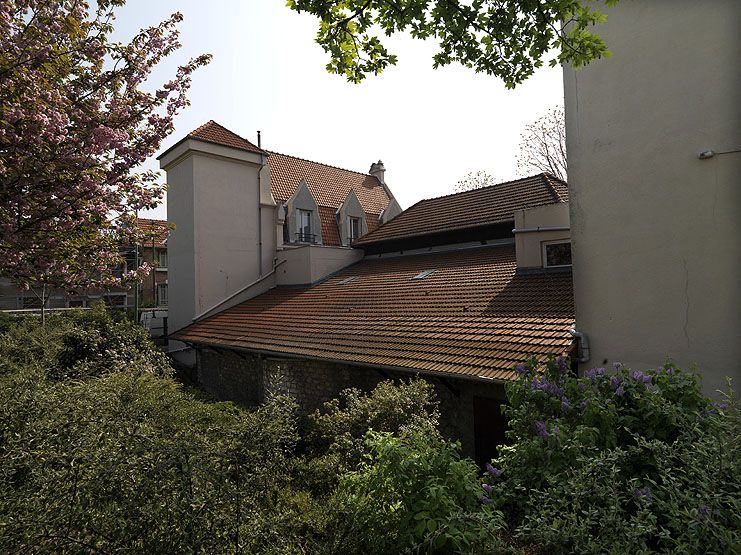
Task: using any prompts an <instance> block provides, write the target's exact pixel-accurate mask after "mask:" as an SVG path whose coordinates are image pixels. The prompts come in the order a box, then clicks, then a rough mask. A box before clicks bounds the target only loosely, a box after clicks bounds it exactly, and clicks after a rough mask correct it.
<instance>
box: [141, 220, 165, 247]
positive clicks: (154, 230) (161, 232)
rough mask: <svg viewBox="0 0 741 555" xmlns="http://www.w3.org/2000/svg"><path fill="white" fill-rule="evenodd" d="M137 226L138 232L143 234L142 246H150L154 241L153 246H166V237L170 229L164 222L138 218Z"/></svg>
mask: <svg viewBox="0 0 741 555" xmlns="http://www.w3.org/2000/svg"><path fill="white" fill-rule="evenodd" d="M136 223H137V226H138V228H139V231H141V232H142V233H143V234H144V245H145V246H149V247H151V246H152V241H154V244H155V246H157V247H165V246H167V243H165V241H167V236H168V235H169V233H170V228H169V227H168V226H167V221H166V220H150V219H148V218H138V219H137V222H136Z"/></svg>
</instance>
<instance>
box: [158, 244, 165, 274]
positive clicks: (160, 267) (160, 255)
mask: <svg viewBox="0 0 741 555" xmlns="http://www.w3.org/2000/svg"><path fill="white" fill-rule="evenodd" d="M163 255H164V259H165V263H164V264H162V258H163ZM167 262H168V261H167V249H159V250H158V251H157V264H158V266H157V270H158V271H160V272H166V271H167Z"/></svg>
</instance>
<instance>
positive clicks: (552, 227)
mask: <svg viewBox="0 0 741 555" xmlns="http://www.w3.org/2000/svg"><path fill="white" fill-rule="evenodd" d="M569 229H571V228H570V227H569V226H567V225H550V226H539V227H521V228H514V229H513V230H512V233H530V232H538V231H568V230H569Z"/></svg>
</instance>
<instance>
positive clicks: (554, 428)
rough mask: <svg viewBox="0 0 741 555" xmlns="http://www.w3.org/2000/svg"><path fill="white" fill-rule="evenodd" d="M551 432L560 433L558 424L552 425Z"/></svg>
mask: <svg viewBox="0 0 741 555" xmlns="http://www.w3.org/2000/svg"><path fill="white" fill-rule="evenodd" d="M553 433H554V434H560V433H561V428H559V427H558V426H554V427H553Z"/></svg>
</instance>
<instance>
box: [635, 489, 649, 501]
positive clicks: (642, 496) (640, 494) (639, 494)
mask: <svg viewBox="0 0 741 555" xmlns="http://www.w3.org/2000/svg"><path fill="white" fill-rule="evenodd" d="M633 496H634V497H635V498H636V499H639V500H645V501H653V495H652V494H651V488H649V487H648V486H646V487H645V488H636V490H635V491H634V492H633Z"/></svg>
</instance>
